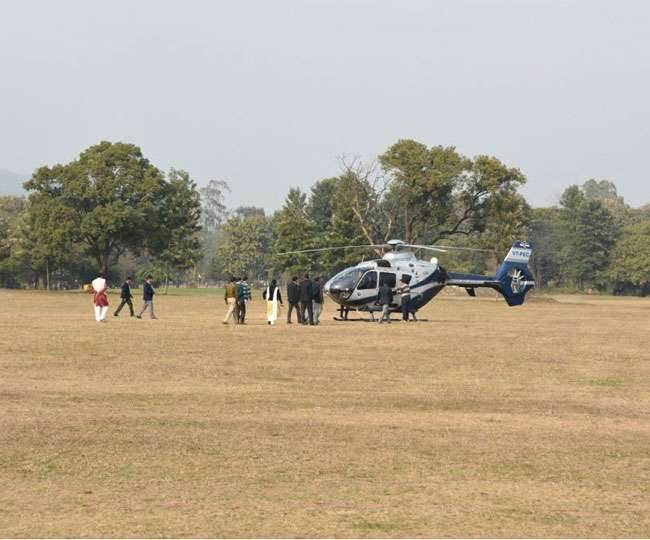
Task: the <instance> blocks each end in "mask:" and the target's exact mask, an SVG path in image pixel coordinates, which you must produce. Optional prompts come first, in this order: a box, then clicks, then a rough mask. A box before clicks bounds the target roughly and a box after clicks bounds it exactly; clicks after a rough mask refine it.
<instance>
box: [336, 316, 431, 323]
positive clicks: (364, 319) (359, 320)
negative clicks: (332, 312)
mask: <svg viewBox="0 0 650 540" xmlns="http://www.w3.org/2000/svg"><path fill="white" fill-rule="evenodd" d="M332 319H334V320H335V321H336V322H367V323H379V319H366V318H361V317H355V318H354V319H352V318H349V317H348V318H347V319H342V318H341V317H332ZM390 322H394V323H398V322H402V319H391V320H390ZM408 322H410V323H413V322H429V319H415V318H414V319H410V320H409V321H408Z"/></svg>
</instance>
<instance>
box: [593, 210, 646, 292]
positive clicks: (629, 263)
mask: <svg viewBox="0 0 650 540" xmlns="http://www.w3.org/2000/svg"><path fill="white" fill-rule="evenodd" d="M602 279H603V280H604V282H605V283H607V284H608V285H610V286H611V287H612V288H613V290H614V293H615V294H621V293H634V294H640V295H643V296H646V295H648V294H650V220H648V221H644V222H641V223H639V224H636V225H634V226H631V227H629V228H628V229H627V230H626V235H625V236H624V237H623V238H621V239H620V240H619V241H618V242H617V243H616V245H615V246H614V249H613V250H612V254H611V263H610V265H609V268H608V269H607V270H606V271H605V272H603V274H602Z"/></svg>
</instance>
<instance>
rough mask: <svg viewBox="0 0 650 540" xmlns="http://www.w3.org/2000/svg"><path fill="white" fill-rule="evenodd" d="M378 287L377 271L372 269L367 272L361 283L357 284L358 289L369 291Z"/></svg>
mask: <svg viewBox="0 0 650 540" xmlns="http://www.w3.org/2000/svg"><path fill="white" fill-rule="evenodd" d="M376 288H377V272H375V271H374V270H373V271H370V272H366V273H365V274H364V275H363V277H362V278H361V280H360V281H359V285H357V290H362V291H368V290H375V289H376Z"/></svg>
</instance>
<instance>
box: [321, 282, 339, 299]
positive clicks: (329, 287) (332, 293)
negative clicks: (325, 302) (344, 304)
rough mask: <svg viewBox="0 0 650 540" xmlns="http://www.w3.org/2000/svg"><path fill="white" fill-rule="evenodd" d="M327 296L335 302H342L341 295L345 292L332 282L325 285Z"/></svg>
mask: <svg viewBox="0 0 650 540" xmlns="http://www.w3.org/2000/svg"><path fill="white" fill-rule="evenodd" d="M324 290H325V294H326V295H328V296H329V297H330V298H331V299H332V300H334V301H335V302H339V303H340V302H341V293H342V292H343V291H342V290H341V288H340V287H337V286H336V285H334V284H333V283H332V280H330V281H328V282H327V283H325V287H324Z"/></svg>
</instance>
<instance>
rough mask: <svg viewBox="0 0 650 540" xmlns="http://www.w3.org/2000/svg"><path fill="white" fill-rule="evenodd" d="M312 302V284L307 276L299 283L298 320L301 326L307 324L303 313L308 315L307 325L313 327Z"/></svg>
mask: <svg viewBox="0 0 650 540" xmlns="http://www.w3.org/2000/svg"><path fill="white" fill-rule="evenodd" d="M313 300H314V284H313V282H312V280H311V279H309V275H307V274H305V277H304V278H303V279H302V281H301V282H300V319H301V322H302V324H307V317H306V316H305V311H306V312H307V313H308V314H309V324H310V325H312V326H313V325H314V308H313V306H312V302H313Z"/></svg>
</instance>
